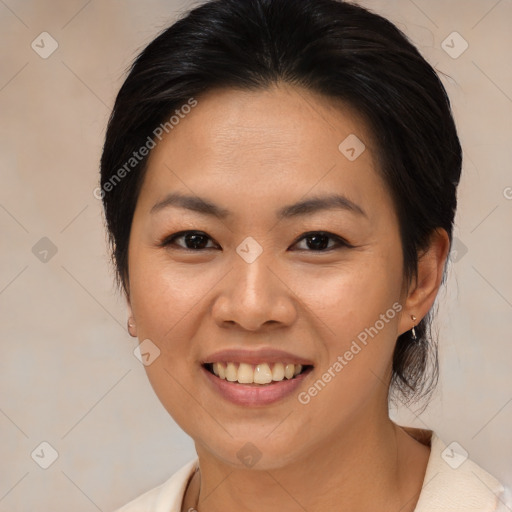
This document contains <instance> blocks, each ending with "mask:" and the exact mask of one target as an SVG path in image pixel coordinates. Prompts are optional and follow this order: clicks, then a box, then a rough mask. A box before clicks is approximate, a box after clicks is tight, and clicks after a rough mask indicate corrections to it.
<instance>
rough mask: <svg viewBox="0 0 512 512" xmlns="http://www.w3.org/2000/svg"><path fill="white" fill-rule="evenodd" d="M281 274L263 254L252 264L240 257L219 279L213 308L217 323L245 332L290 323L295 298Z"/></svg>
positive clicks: (294, 308) (292, 319)
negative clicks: (227, 272)
mask: <svg viewBox="0 0 512 512" xmlns="http://www.w3.org/2000/svg"><path fill="white" fill-rule="evenodd" d="M284 277H285V276H283V275H279V272H278V271H276V270H275V269H274V268H271V266H270V265H269V261H268V260H267V259H266V258H264V257H262V256H260V257H259V258H258V259H257V260H256V261H253V262H252V263H247V262H246V261H244V260H243V259H241V258H240V259H239V260H238V261H236V262H235V268H233V270H232V271H231V272H229V274H228V275H227V276H226V278H225V279H223V280H222V281H221V283H222V288H221V291H220V293H219V294H218V295H217V297H216V299H215V302H214V304H213V307H212V315H213V318H214V320H215V322H216V324H217V325H219V326H220V327H230V326H231V327H233V326H235V325H237V326H239V327H240V328H241V329H245V330H247V331H258V330H260V329H265V328H267V327H271V328H279V327H283V326H289V325H291V324H292V323H293V322H294V321H295V318H296V315H297V309H296V301H295V299H294V293H293V290H291V289H290V287H289V286H288V285H287V283H286V279H285V278H284Z"/></svg>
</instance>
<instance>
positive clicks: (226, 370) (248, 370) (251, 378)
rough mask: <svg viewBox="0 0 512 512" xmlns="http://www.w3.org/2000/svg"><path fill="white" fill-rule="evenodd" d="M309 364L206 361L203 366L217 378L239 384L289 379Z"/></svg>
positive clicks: (269, 382) (267, 382)
mask: <svg viewBox="0 0 512 512" xmlns="http://www.w3.org/2000/svg"><path fill="white" fill-rule="evenodd" d="M309 367H310V365H304V366H303V365H302V364H293V363H284V362H283V363H280V362H278V363H259V364H248V363H236V362H215V363H206V364H205V368H206V369H207V370H208V371H209V372H211V373H213V374H214V375H216V376H217V377H219V379H223V380H227V381H229V382H236V383H239V384H256V385H266V384H271V383H273V382H281V381H283V380H285V379H287V380H291V379H294V378H295V377H297V375H300V374H302V373H303V372H305V371H306V370H307V369H308V368H309Z"/></svg>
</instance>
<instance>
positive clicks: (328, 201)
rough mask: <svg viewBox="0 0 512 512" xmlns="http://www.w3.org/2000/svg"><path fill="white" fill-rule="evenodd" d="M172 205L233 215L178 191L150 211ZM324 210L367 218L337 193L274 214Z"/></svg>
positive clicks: (283, 215) (286, 216) (220, 216)
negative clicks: (339, 211)
mask: <svg viewBox="0 0 512 512" xmlns="http://www.w3.org/2000/svg"><path fill="white" fill-rule="evenodd" d="M172 206H174V207H178V208H184V209H187V210H191V211H194V212H196V213H201V214H203V215H210V216H213V217H216V218H218V219H225V218H227V217H230V216H232V215H233V213H232V212H230V211H229V210H226V209H225V208H221V207H220V206H218V205H216V204H214V203H212V202H211V201H209V200H207V199H204V198H202V197H199V196H190V195H184V194H181V193H179V192H174V193H172V194H168V195H167V196H166V197H165V198H164V199H162V200H161V201H159V202H158V203H156V204H155V205H153V207H152V208H151V210H150V213H151V214H155V213H157V212H160V211H162V210H164V209H166V208H169V207H172ZM324 210H344V211H348V212H350V213H354V214H357V215H361V216H363V217H366V218H368V215H367V214H366V212H365V211H364V210H363V209H362V208H361V207H360V206H359V205H358V204H356V203H354V202H353V201H351V200H350V199H348V198H347V197H345V196H343V195H339V194H331V195H326V196H315V197H311V198H309V199H305V200H303V201H299V202H297V203H295V204H291V205H288V206H284V207H283V208H281V209H279V210H278V211H277V214H276V216H277V218H278V219H279V220H283V219H290V218H293V217H300V216H303V215H309V214H311V213H315V212H319V211H324Z"/></svg>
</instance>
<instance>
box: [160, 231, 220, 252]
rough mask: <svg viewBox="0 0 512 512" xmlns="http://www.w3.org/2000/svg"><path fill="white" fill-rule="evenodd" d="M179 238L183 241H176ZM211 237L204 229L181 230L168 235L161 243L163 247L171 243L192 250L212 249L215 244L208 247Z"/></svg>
mask: <svg viewBox="0 0 512 512" xmlns="http://www.w3.org/2000/svg"><path fill="white" fill-rule="evenodd" d="M177 240H183V242H182V243H176V241H177ZM210 240H211V238H210V237H209V236H208V235H207V234H206V233H203V232H202V231H181V232H179V233H174V234H173V235H171V236H169V237H167V238H166V239H165V240H164V241H163V242H162V243H161V244H160V245H161V246H162V247H168V246H171V245H174V246H177V247H179V248H181V249H188V250H191V251H200V250H203V249H212V248H214V247H215V246H210V247H208V246H207V244H208V241H210Z"/></svg>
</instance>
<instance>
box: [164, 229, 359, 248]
mask: <svg viewBox="0 0 512 512" xmlns="http://www.w3.org/2000/svg"><path fill="white" fill-rule="evenodd" d="M189 233H193V234H196V235H203V236H205V237H206V238H208V239H209V240H210V241H212V242H213V243H215V244H216V245H217V246H218V245H219V244H217V242H216V241H215V240H214V239H213V238H212V237H211V236H210V235H208V233H205V232H204V231H199V230H194V229H187V230H183V231H178V232H176V233H173V234H172V235H169V236H167V237H165V238H164V239H163V240H162V241H161V242H160V243H159V244H158V246H159V247H167V246H170V245H171V244H173V243H174V241H175V240H176V239H178V238H181V237H183V236H185V235H187V234H189ZM315 235H323V236H326V237H328V238H330V239H332V240H334V241H335V242H336V243H335V245H334V246H333V247H330V248H328V249H322V250H318V251H314V250H308V249H295V250H298V251H305V252H311V253H326V252H330V251H332V250H335V249H340V248H342V247H346V248H354V247H355V246H354V245H352V244H350V243H349V242H348V241H347V240H346V239H345V238H343V237H342V236H339V235H336V234H334V233H331V232H329V231H322V230H317V231H307V232H305V233H302V234H301V235H300V236H299V237H298V238H296V239H295V241H294V242H293V243H292V245H291V246H292V247H293V246H294V245H296V244H298V243H299V242H301V241H302V240H304V239H306V238H309V237H312V236H315ZM176 247H177V248H179V249H182V250H184V251H190V252H201V251H205V250H207V249H214V247H205V248H203V249H190V248H188V247H183V246H181V245H177V246H176Z"/></svg>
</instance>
